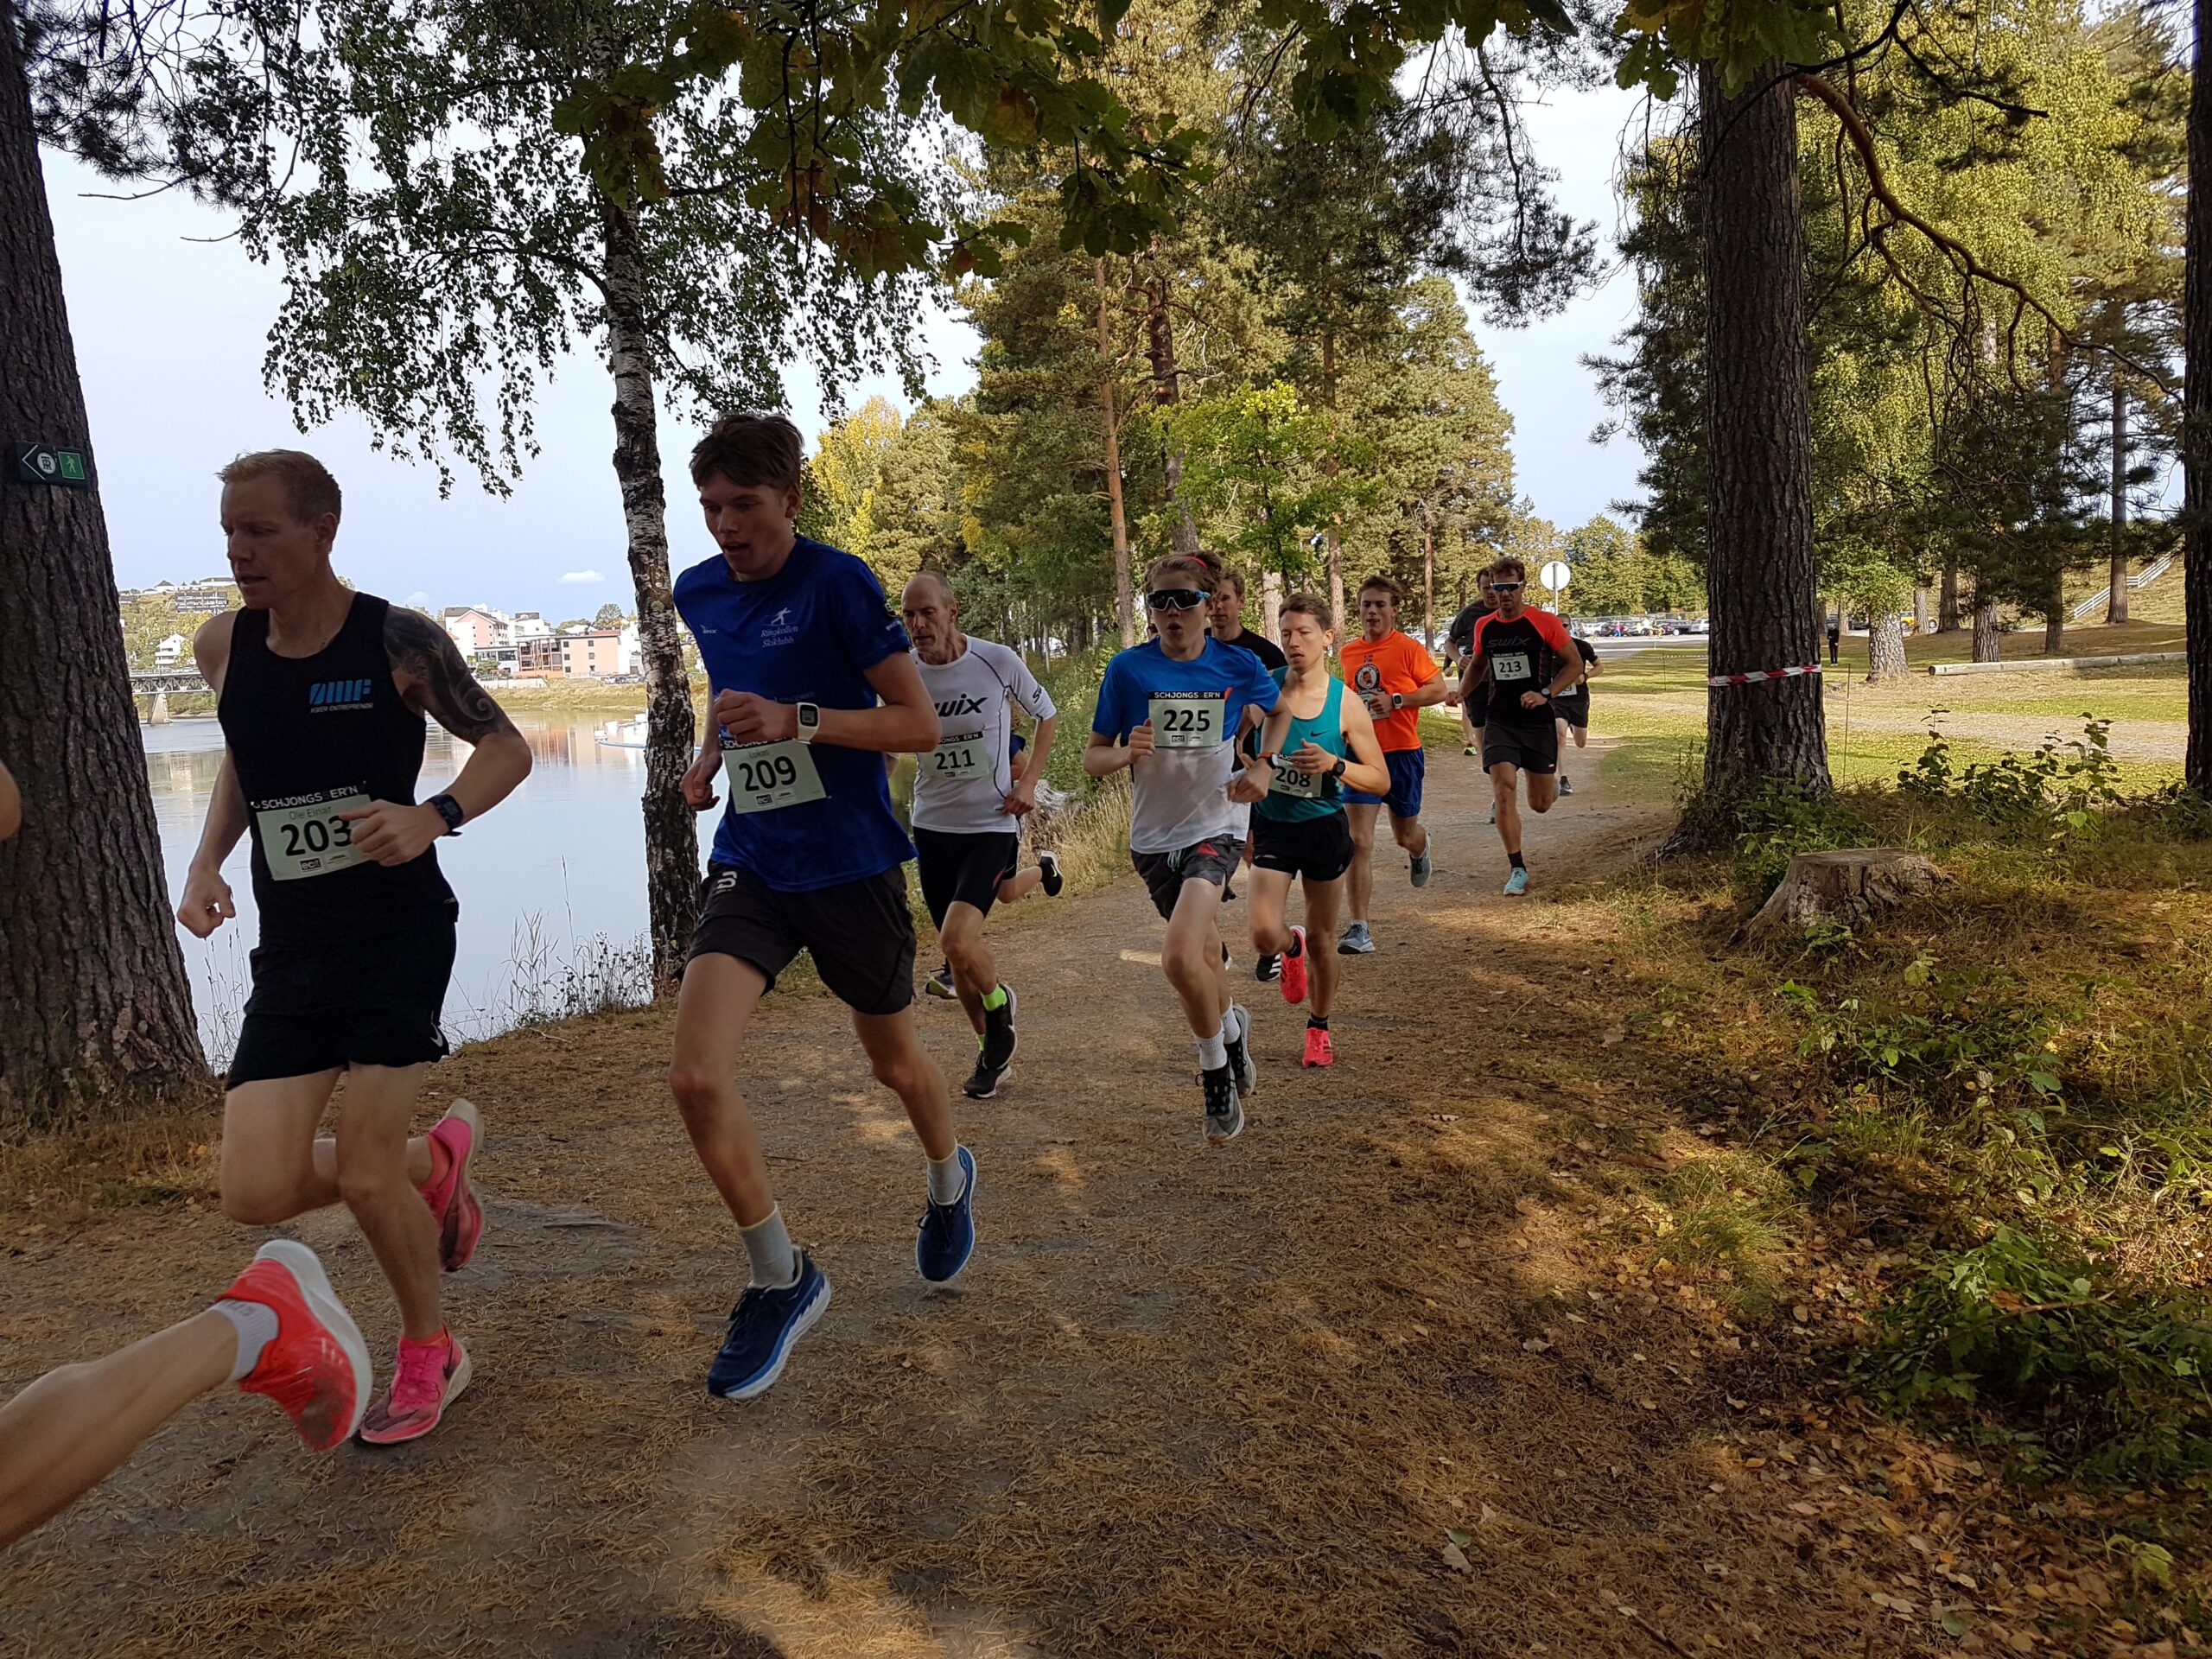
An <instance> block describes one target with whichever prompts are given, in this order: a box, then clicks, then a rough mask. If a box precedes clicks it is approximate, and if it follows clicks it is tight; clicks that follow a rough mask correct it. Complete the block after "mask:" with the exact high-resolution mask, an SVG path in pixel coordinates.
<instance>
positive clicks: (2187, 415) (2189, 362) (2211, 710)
mask: <svg viewBox="0 0 2212 1659" xmlns="http://www.w3.org/2000/svg"><path fill="white" fill-rule="evenodd" d="M2193 10H2194V12H2195V14H2196V18H2195V21H2196V48H2195V60H2194V67H2193V70H2192V73H2191V74H2190V97H2189V222H2188V227H2187V228H2188V236H2187V238H2186V241H2187V244H2188V255H2187V264H2186V265H2185V267H2184V273H2183V278H2182V317H2183V323H2182V335H2183V345H2182V350H2183V376H2184V378H2183V383H2182V384H2183V393H2182V427H2181V432H2182V438H2181V446H2182V459H2183V466H2184V472H2185V475H2186V480H2187V494H2186V495H2185V496H2184V498H2183V502H2184V505H2185V507H2186V511H2185V512H2184V513H2183V519H2182V522H2183V526H2184V528H2183V540H2182V594H2183V602H2184V604H2185V605H2186V607H2187V613H2186V614H2187V619H2188V629H2189V751H2188V758H2187V759H2186V760H2185V761H2184V762H2183V775H2184V777H2185V778H2186V779H2187V780H2188V783H2189V786H2190V788H2191V789H2193V790H2195V791H2196V793H2197V794H2198V795H2200V796H2202V797H2203V798H2206V799H2209V800H2212V43H2208V42H2212V0H2196V4H2195V6H2194V8H2193Z"/></svg>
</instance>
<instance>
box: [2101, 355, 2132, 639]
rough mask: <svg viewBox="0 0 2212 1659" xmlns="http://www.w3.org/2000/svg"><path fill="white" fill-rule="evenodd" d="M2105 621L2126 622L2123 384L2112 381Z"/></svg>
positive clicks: (2116, 375) (2115, 378) (2115, 373)
mask: <svg viewBox="0 0 2212 1659" xmlns="http://www.w3.org/2000/svg"><path fill="white" fill-rule="evenodd" d="M2105 620H2106V621H2107V622H2125V621H2126V620H2127V382H2126V380H2124V379H2122V378H2120V371H2119V370H2117V369H2115V370H2113V377H2112V593H2111V594H2110V596H2109V597H2108V598H2107V600H2106V601H2105Z"/></svg>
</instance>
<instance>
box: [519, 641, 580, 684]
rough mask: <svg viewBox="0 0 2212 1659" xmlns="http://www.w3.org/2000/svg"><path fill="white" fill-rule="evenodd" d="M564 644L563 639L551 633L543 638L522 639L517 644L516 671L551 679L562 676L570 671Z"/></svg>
mask: <svg viewBox="0 0 2212 1659" xmlns="http://www.w3.org/2000/svg"><path fill="white" fill-rule="evenodd" d="M562 645H563V642H562V641H561V640H558V639H554V638H552V637H551V636H550V635H548V636H547V637H545V638H544V639H524V640H522V641H521V642H519V643H518V645H516V646H515V672H516V673H517V674H536V675H539V676H541V677H544V678H546V679H550V680H557V679H560V678H562V677H563V676H565V675H566V674H567V673H568V671H569V668H568V659H567V658H566V657H565V656H564V655H563V652H562Z"/></svg>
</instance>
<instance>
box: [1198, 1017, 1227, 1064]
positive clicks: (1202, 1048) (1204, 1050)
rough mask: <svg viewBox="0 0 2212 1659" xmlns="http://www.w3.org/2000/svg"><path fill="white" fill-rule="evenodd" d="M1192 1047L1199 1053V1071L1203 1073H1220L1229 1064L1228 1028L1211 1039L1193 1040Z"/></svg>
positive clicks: (1199, 1038) (1200, 1038)
mask: <svg viewBox="0 0 2212 1659" xmlns="http://www.w3.org/2000/svg"><path fill="white" fill-rule="evenodd" d="M1192 1046H1193V1047H1194V1048H1196V1049H1197V1050H1198V1070H1199V1071H1220V1070H1221V1068H1222V1067H1223V1066H1224V1065H1228V1064H1229V1039H1228V1034H1227V1028H1226V1027H1224V1029H1223V1030H1221V1031H1217V1032H1216V1033H1214V1034H1213V1035H1212V1036H1211V1037H1198V1038H1194V1039H1192Z"/></svg>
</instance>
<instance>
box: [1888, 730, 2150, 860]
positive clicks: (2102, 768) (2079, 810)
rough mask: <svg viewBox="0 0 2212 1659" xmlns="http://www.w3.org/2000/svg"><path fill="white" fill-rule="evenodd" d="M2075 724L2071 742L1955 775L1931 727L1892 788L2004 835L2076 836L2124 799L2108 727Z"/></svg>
mask: <svg viewBox="0 0 2212 1659" xmlns="http://www.w3.org/2000/svg"><path fill="white" fill-rule="evenodd" d="M2083 719H2084V721H2086V723H2085V724H2084V725H2083V727H2082V735H2081V736H2080V737H2078V738H2075V739H2072V740H2070V741H2068V742H2065V743H2063V744H2062V743H2060V742H2058V741H2056V739H2055V738H2045V739H2044V741H2043V742H2041V743H2040V744H2038V745H2037V747H2036V748H2035V749H2034V750H2033V752H2032V753H2027V754H2021V753H2018V751H2012V752H2008V753H2005V754H2002V755H1999V757H1998V758H1997V759H1996V760H1983V761H1975V762H1974V763H1972V764H1971V765H1968V766H1966V767H1964V768H1963V769H1960V768H1957V767H1955V766H1954V764H1953V761H1952V758H1951V745H1950V742H1949V740H1948V739H1947V738H1946V737H1945V736H1944V735H1943V734H1942V731H1941V729H1931V730H1930V731H1929V734H1928V747H1926V748H1924V749H1923V750H1922V751H1921V753H1920V756H1919V758H1918V759H1917V760H1915V761H1914V762H1913V763H1912V764H1911V765H1910V766H1907V767H1906V768H1904V770H1903V771H1902V772H1898V774H1897V787H1898V788H1899V789H1900V790H1902V791H1904V792H1905V793H1906V794H1907V795H1909V796H1911V797H1913V798H1916V799H1918V800H1922V801H1926V802H1929V803H1949V804H1956V805H1958V806H1961V807H1963V808H1964V809H1965V810H1966V811H1967V813H1968V814H1969V815H1970V816H1971V817H1974V818H1975V819H1979V820H1980V821H1981V822H1983V823H1988V824H1991V825H1993V826H1998V827H2000V828H2002V829H2006V830H2010V831H2014V832H2017V831H2018V830H2020V829H2037V830H2040V831H2042V832H2044V833H2046V834H2048V835H2050V836H2055V837H2056V836H2068V835H2075V836H2078V835H2082V834H2083V833H2085V832H2088V831H2089V830H2091V829H2094V826H2095V825H2096V824H2097V823H2099V822H2100V816H2101V814H2103V813H2105V812H2106V811H2107V810H2110V809H2112V808H2113V807H2116V806H2118V805H2120V804H2121V803H2122V802H2123V800H2124V799H2125V798H2126V796H2125V793H2124V791H2123V790H2122V789H2121V787H2120V763H2119V762H2118V761H2117V760H2114V759H2113V753H2112V743H2111V737H2112V722H2111V721H2108V720H2100V719H2098V718H2097V717H2096V716H2095V715H2084V716H2083Z"/></svg>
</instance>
